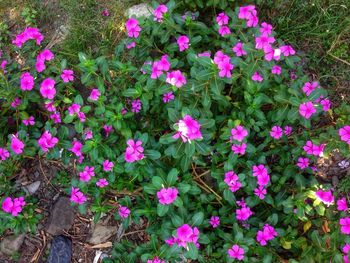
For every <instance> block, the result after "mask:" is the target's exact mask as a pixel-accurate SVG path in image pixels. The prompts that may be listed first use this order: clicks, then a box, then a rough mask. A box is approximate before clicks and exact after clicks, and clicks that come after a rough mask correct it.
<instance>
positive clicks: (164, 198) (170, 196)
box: [157, 187, 179, 205]
mask: <svg viewBox="0 0 350 263" xmlns="http://www.w3.org/2000/svg"><path fill="white" fill-rule="evenodd" d="M178 193H179V191H178V190H177V189H176V188H175V187H169V188H162V189H161V190H159V191H158V192H157V197H158V200H159V203H161V204H162V205H170V204H172V203H173V202H174V201H175V200H176V198H177V195H178Z"/></svg>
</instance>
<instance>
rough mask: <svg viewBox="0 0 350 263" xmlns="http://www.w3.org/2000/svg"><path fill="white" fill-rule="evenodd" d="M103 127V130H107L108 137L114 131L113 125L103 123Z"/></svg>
mask: <svg viewBox="0 0 350 263" xmlns="http://www.w3.org/2000/svg"><path fill="white" fill-rule="evenodd" d="M102 128H103V130H104V132H105V135H106V137H108V136H109V134H110V133H111V132H112V131H113V126H112V125H107V124H105V125H103V127H102Z"/></svg>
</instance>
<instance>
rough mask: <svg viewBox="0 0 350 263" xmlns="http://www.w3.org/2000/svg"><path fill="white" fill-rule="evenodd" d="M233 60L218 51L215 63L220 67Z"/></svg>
mask: <svg viewBox="0 0 350 263" xmlns="http://www.w3.org/2000/svg"><path fill="white" fill-rule="evenodd" d="M230 60H231V58H230V57H229V56H227V55H226V54H225V53H223V52H222V51H218V52H216V53H215V56H214V63H215V64H216V65H217V66H219V65H220V64H221V63H230Z"/></svg>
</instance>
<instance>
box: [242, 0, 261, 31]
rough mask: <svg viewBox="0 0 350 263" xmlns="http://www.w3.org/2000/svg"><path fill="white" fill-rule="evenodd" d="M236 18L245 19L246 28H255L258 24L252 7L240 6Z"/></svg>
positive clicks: (256, 15) (255, 12)
mask: <svg viewBox="0 0 350 263" xmlns="http://www.w3.org/2000/svg"><path fill="white" fill-rule="evenodd" d="M238 18H239V19H245V20H246V21H247V27H256V26H257V25H258V23H259V19H258V14H257V11H256V10H255V6H254V5H248V6H241V7H240V8H239V13H238Z"/></svg>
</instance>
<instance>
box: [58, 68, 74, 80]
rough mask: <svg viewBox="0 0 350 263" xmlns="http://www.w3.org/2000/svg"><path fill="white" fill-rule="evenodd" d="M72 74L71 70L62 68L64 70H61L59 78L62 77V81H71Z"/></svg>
mask: <svg viewBox="0 0 350 263" xmlns="http://www.w3.org/2000/svg"><path fill="white" fill-rule="evenodd" d="M73 74H74V72H73V70H70V69H64V70H63V71H62V74H61V79H62V80H63V82H65V83H67V82H70V81H73V80H74V76H73Z"/></svg>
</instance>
